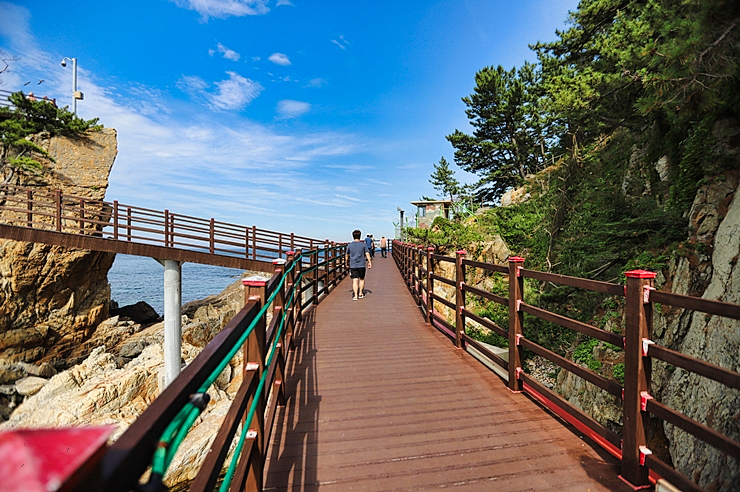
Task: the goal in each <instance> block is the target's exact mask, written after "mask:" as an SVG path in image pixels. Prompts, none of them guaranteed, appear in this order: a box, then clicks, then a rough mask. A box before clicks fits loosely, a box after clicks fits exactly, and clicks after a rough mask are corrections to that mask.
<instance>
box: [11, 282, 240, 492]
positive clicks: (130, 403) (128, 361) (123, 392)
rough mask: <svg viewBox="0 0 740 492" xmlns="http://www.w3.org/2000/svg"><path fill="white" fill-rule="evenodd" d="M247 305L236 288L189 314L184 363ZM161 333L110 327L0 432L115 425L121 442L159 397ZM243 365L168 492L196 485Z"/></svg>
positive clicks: (211, 409) (192, 438) (185, 446)
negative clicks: (191, 483)
mask: <svg viewBox="0 0 740 492" xmlns="http://www.w3.org/2000/svg"><path fill="white" fill-rule="evenodd" d="M243 302H244V291H243V287H242V285H241V282H236V283H234V284H232V285H231V286H229V287H228V288H227V289H226V290H224V291H223V292H222V293H221V294H220V295H218V296H213V297H209V298H207V299H204V300H202V301H194V302H191V303H188V304H186V305H185V306H184V307H183V346H182V360H183V362H184V363H186V364H188V363H190V362H191V361H192V360H193V359H195V357H196V356H197V355H198V354H199V353H200V352H201V350H202V349H203V348H204V347H205V346H206V345H207V344H208V342H210V341H211V339H212V338H213V336H214V335H216V334H217V333H218V332H219V331H220V330H221V328H223V326H224V325H225V324H226V323H227V322H228V321H229V320H230V319H231V317H232V316H233V315H234V314H235V313H236V312H237V311H238V310H239V309H241V307H242V305H243ZM163 328H164V327H163V323H161V322H160V323H157V324H154V325H151V326H149V327H146V328H143V327H142V326H141V325H138V324H136V323H134V322H133V321H130V320H126V319H123V318H121V317H118V316H115V317H113V318H111V319H109V320H106V321H105V322H104V323H102V324H101V325H100V326H99V327H98V329H97V330H95V334H94V335H93V338H92V339H91V340H89V341H88V343H91V344H92V343H103V342H104V343H105V344H101V345H100V346H98V347H97V348H95V349H93V350H92V352H91V353H90V355H89V356H88V357H87V358H86V359H85V360H84V361H83V362H82V363H81V364H78V365H76V366H74V367H71V368H70V369H68V370H65V371H63V372H61V373H59V374H57V375H55V376H53V377H52V378H51V379H50V380H48V382H45V380H42V381H44V384H43V386H42V387H41V388H40V389H38V388H37V389H36V390H35V391H36V393H35V394H34V395H33V396H31V397H29V398H28V399H26V401H24V402H23V403H22V404H21V405H20V406H19V407H18V408H17V410H15V412H13V414H12V415H11V416H10V419H9V420H8V421H7V422H4V423H2V424H0V431H2V430H6V429H11V428H16V427H59V426H70V425H104V424H112V425H115V426H116V427H117V430H116V432H115V433H114V435H113V436H112V440H115V439H117V438H118V437H119V436H120V435H121V434H123V432H124V431H125V430H126V429H127V428H128V427H129V426H130V425H131V423H132V422H133V421H134V420H135V419H136V418H137V417H138V416H139V415H141V413H142V412H143V411H144V410H145V409H146V408H147V407H148V406H149V404H151V402H152V401H153V400H154V399H155V398H156V397H157V396H158V395H159V392H160V391H159V375H160V373H161V372H162V370H163V367H164V361H163V350H162V342H163ZM241 364H242V362H241V351H239V352H238V353H237V355H236V356H235V357H234V359H233V360H232V361H231V362H230V364H229V366H227V367H226V369H224V372H223V373H222V374H221V376H220V377H219V379H218V380H217V381H216V383H215V384H214V386H213V387H211V389H210V390H209V392H208V393H209V395H210V396H211V401H210V403H209V405H208V407H207V408H206V410H205V411H204V413H203V414H202V415H201V417H200V418H199V419H198V420H197V421H196V423H195V425H194V427H193V429H192V430H191V432H190V434H189V435H188V437H187V438H186V439H185V441H184V442H183V443H182V445H181V446H180V449H179V451H178V453H177V454H176V456H175V458H174V460H173V462H172V464H171V466H170V473H169V474H168V475H167V476H166V477H165V480H166V482H167V484H168V485H169V486H170V487H171V489H170V490H185V489H186V485H187V483H188V482H189V481H190V480H192V479H193V478H194V477H195V474H196V473H197V471H198V469H199V467H200V464H201V463H202V461H203V459H204V458H205V455H206V454H207V453H208V450H209V448H210V445H211V443H212V441H213V439H214V437H215V435H216V432H217V430H218V427H219V426H220V424H221V421H222V420H223V417H224V415H225V414H226V412H227V410H228V407H229V405H230V404H231V401H232V400H233V398H234V396H235V395H236V391H237V390H238V387H239V384H240V383H241V375H242V371H241ZM39 379H41V378H39ZM39 383H40V382H39V381H36V384H37V385H38V384H39ZM0 388H1V387H0Z"/></svg>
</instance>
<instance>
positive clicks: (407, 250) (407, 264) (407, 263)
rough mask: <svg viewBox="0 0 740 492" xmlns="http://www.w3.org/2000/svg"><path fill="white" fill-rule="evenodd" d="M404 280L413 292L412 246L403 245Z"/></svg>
mask: <svg viewBox="0 0 740 492" xmlns="http://www.w3.org/2000/svg"><path fill="white" fill-rule="evenodd" d="M403 246H404V248H403V258H404V261H403V278H404V280H405V281H406V287H408V288H409V290H411V245H409V244H404V245H403Z"/></svg>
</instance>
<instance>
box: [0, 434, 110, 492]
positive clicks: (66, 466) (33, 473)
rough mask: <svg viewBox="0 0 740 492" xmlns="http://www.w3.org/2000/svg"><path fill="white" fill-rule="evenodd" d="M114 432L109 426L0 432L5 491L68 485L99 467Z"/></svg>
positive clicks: (50, 488) (53, 487) (0, 452)
mask: <svg viewBox="0 0 740 492" xmlns="http://www.w3.org/2000/svg"><path fill="white" fill-rule="evenodd" d="M115 429H116V428H115V426H112V425H108V426H102V427H74V428H72V427H66V428H57V429H14V430H9V431H5V432H2V433H0V459H2V464H3V466H2V467H0V469H2V472H3V474H2V477H3V478H2V480H3V487H2V488H3V490H28V491H31V490H34V491H36V490H44V491H45V490H58V489H59V488H60V487H62V486H63V485H67V486H68V485H69V484H70V482H71V481H73V480H74V478H73V477H74V476H75V474H76V473H77V472H78V471H79V470H80V469H82V468H85V467H89V468H92V467H93V466H95V465H96V464H98V462H99V460H100V457H101V456H102V454H101V453H100V450H101V449H104V448H105V443H106V442H107V440H108V437H109V436H110V435H111V434H112V433H113V432H114V431H115ZM65 450H66V451H65ZM64 488H65V490H67V489H68V488H67V487H64Z"/></svg>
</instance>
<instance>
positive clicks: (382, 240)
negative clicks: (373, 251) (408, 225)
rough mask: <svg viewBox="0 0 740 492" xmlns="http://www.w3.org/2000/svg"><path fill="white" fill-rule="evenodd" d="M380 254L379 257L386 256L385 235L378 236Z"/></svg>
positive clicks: (386, 241)
mask: <svg viewBox="0 0 740 492" xmlns="http://www.w3.org/2000/svg"><path fill="white" fill-rule="evenodd" d="M380 256H381V258H388V240H387V239H386V238H385V236H380Z"/></svg>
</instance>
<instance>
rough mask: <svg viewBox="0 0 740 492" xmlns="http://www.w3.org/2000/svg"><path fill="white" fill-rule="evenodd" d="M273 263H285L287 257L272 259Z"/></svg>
mask: <svg viewBox="0 0 740 492" xmlns="http://www.w3.org/2000/svg"><path fill="white" fill-rule="evenodd" d="M272 264H273V265H285V258H275V259H274V260H272Z"/></svg>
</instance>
